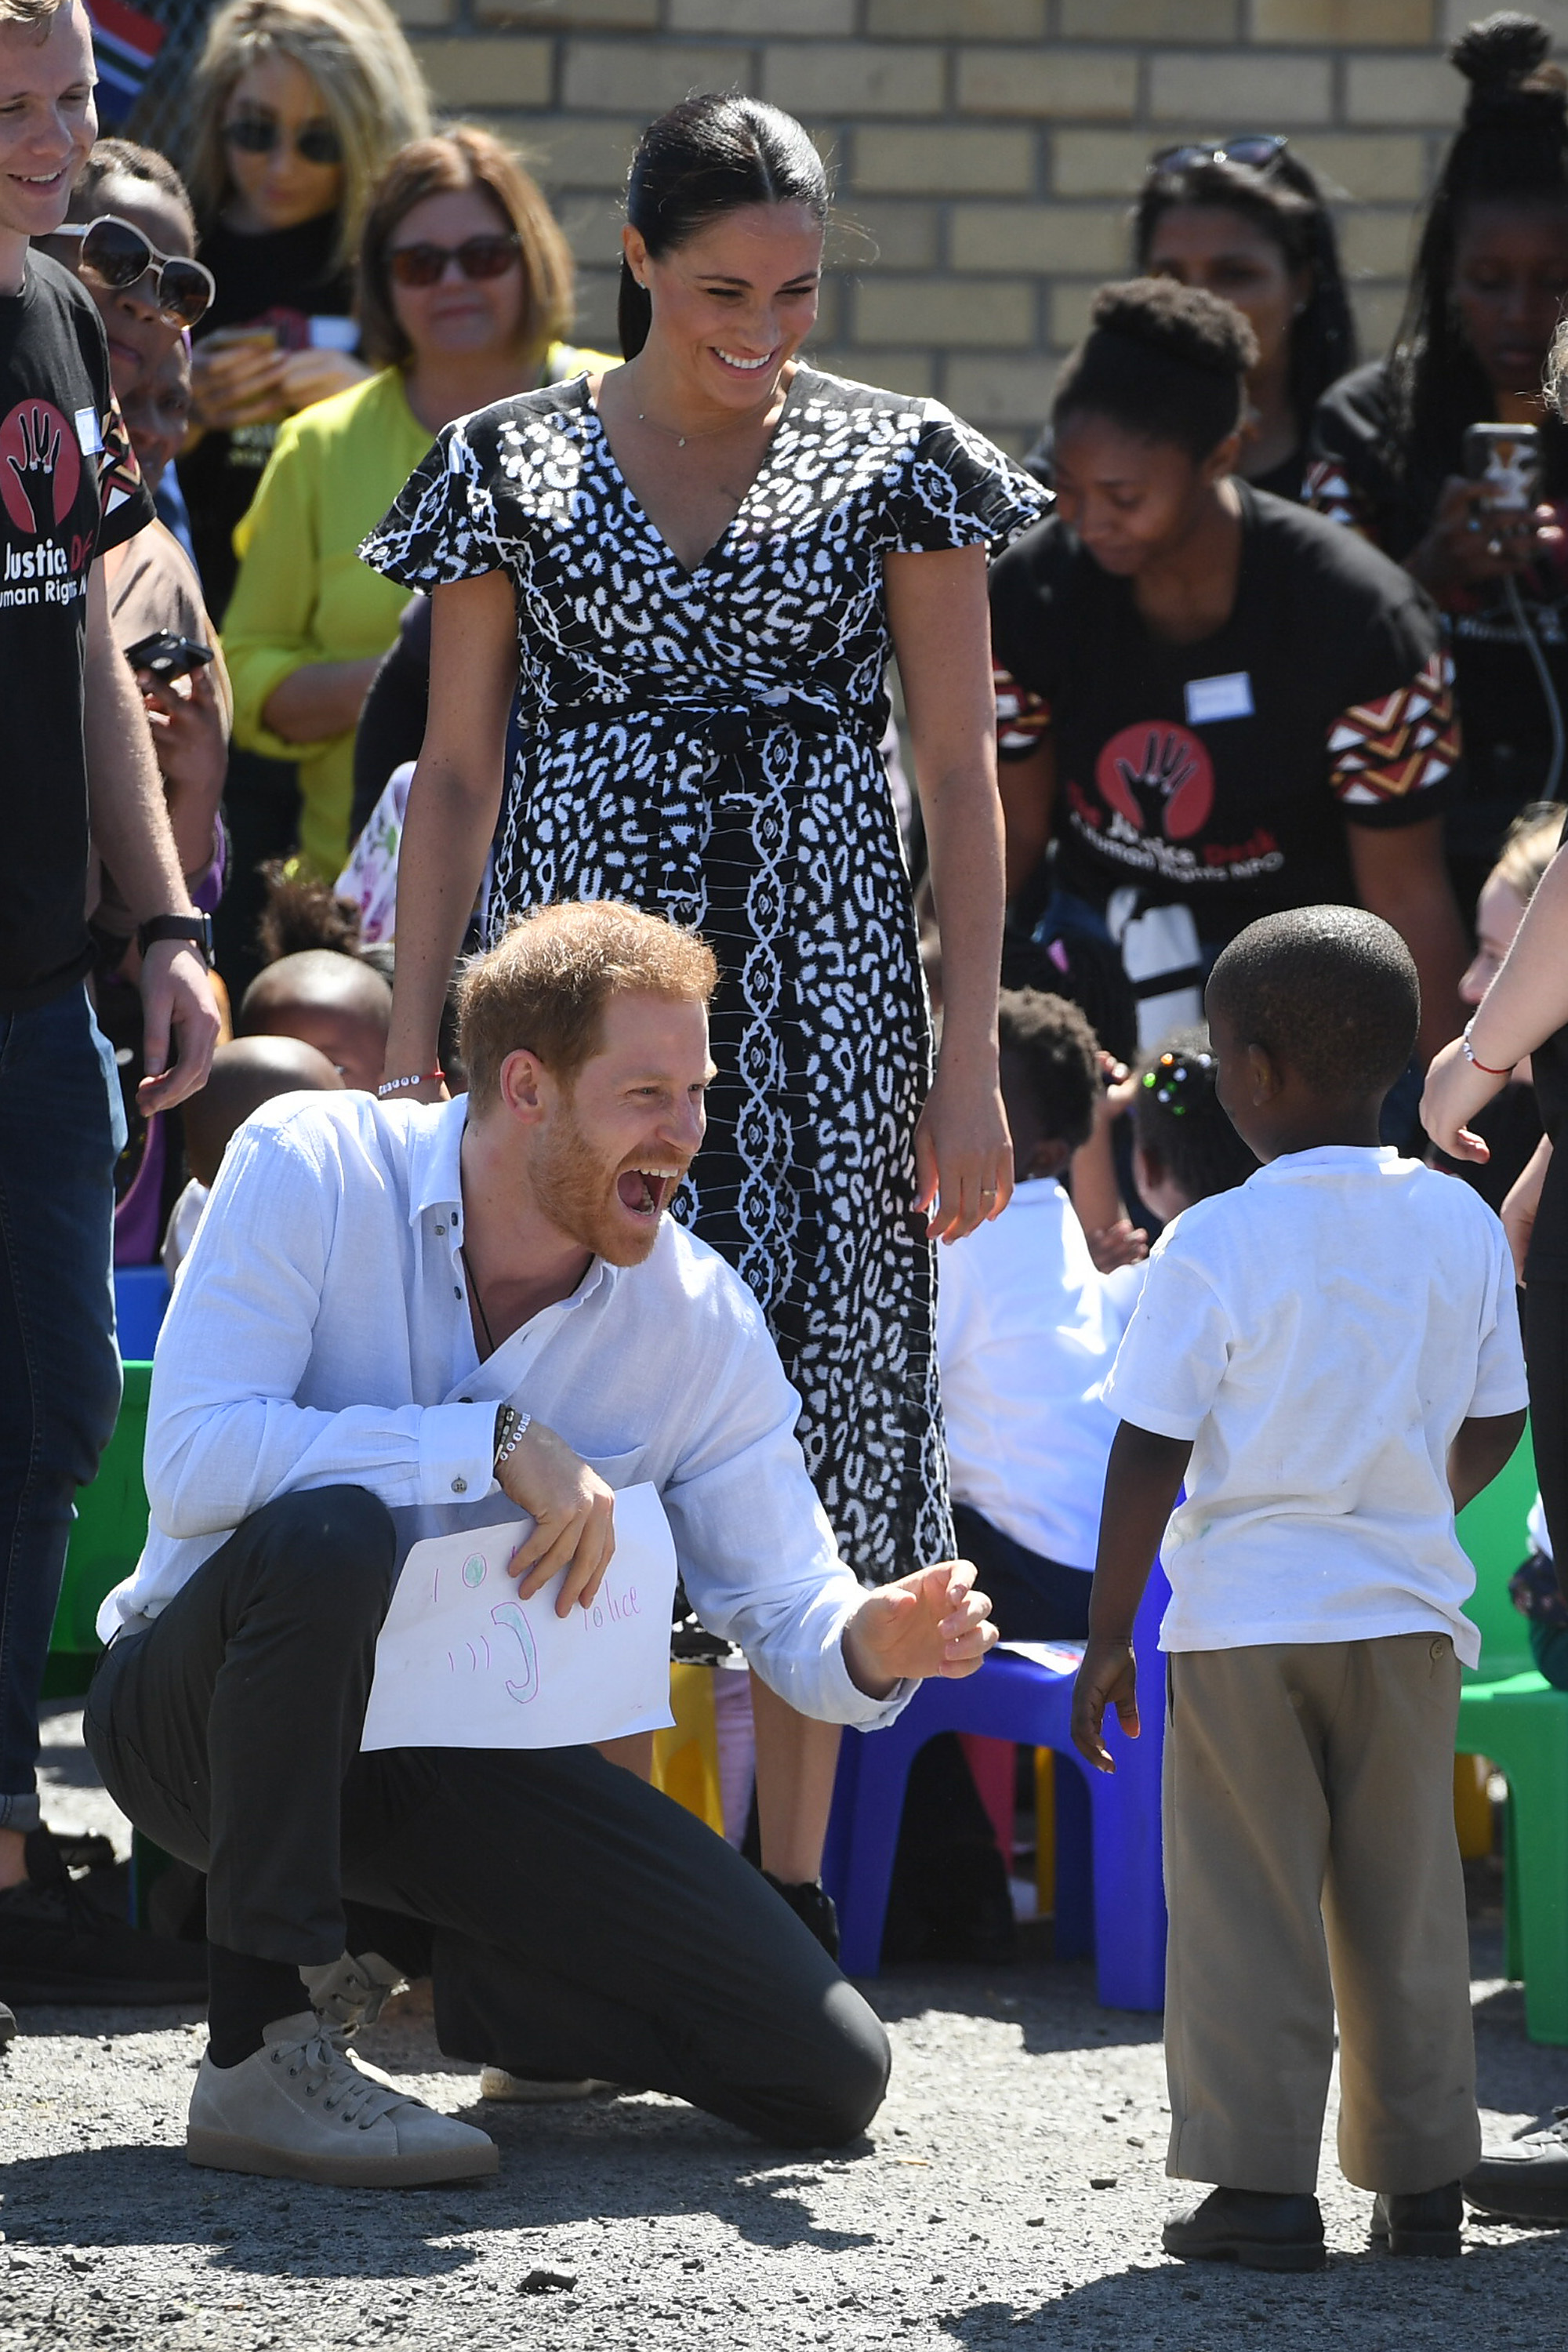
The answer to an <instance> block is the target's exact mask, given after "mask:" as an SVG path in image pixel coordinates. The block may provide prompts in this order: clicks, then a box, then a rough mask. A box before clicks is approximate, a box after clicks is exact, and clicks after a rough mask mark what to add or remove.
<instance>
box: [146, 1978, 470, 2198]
mask: <svg viewBox="0 0 1568 2352" xmlns="http://www.w3.org/2000/svg"><path fill="white" fill-rule="evenodd" d="M185 2155H186V2158H187V2159H188V2161H189V2162H190V2163H192V2164H200V2165H210V2166H212V2167H214V2168H216V2170H217V2171H220V2172H255V2173H260V2174H261V2175H262V2176H263V2177H264V2178H265V2179H268V2180H317V2181H322V2182H324V2183H325V2184H326V2185H327V2186H328V2187H330V2188H333V2189H405V2188H411V2187H415V2186H416V2185H418V2184H419V2183H420V2182H423V2181H434V2180H471V2179H478V2178H479V2176H480V2175H482V2174H484V2173H489V2172H495V2171H497V2170H498V2169H499V2168H500V2151H499V2150H498V2148H497V2147H496V2144H495V2142H494V2140H492V2139H490V2138H489V2137H487V2135H486V2134H485V2133H484V2132H482V2131H476V2130H475V2129H474V2127H473V2126H472V2125H471V2124H464V2123H458V2121H457V2120H456V2118H455V2117H453V2116H442V2115H437V2113H436V2111H435V2109H434V2108H433V2107H427V2106H426V2105H423V2103H422V2102H421V2101H420V2100H418V2099H411V2098H409V2097H408V2096H407V2095H406V2094H405V2092H403V2091H400V2090H399V2089H398V2088H397V2087H396V2085H395V2084H394V2083H393V2082H392V2081H391V2080H390V2079H389V2077H388V2076H386V2075H384V2074H379V2073H376V2072H374V2071H373V2070H372V2069H371V2068H370V2067H368V2066H366V2065H363V2063H361V2062H360V2060H358V2059H357V2058H353V2057H351V2056H350V2054H349V2053H348V2052H347V2050H345V2049H344V2047H343V2042H342V2034H341V2033H340V2032H333V2031H331V2029H329V2028H327V2027H325V2026H323V2025H322V2023H321V2019H320V2018H318V2017H317V2016H316V2014H315V2013H314V2011H310V2010H306V2011H301V2013H300V2015H299V2016H298V2017H284V2018H279V2020H278V2021H277V2022H276V2024H273V2025H269V2026H268V2028H267V2036H266V2042H265V2044H264V2046H263V2047H262V2048H261V2049H259V2050H258V2051H256V2052H255V2053H253V2054H252V2056H250V2057H248V2058H247V2059H245V2060H243V2061H242V2062H241V2063H240V2064H239V2065H237V2066H215V2065H214V2064H213V2063H212V2060H211V2059H210V2058H204V2059H203V2060H202V2063H201V2067H200V2070H199V2072H198V2073H197V2075H196V2084H195V2090H194V2091H193V2092H192V2094H191V2112H190V2120H189V2122H188V2123H187V2125H186V2127H185Z"/></svg>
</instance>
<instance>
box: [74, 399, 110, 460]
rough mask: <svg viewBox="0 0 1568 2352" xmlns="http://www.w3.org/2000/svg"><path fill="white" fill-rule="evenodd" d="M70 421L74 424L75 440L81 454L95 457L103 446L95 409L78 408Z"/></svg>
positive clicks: (100, 427) (101, 429) (101, 431)
mask: <svg viewBox="0 0 1568 2352" xmlns="http://www.w3.org/2000/svg"><path fill="white" fill-rule="evenodd" d="M72 423H73V424H74V425H75V426H76V437H77V442H78V445H79V447H80V450H81V454H82V456H83V457H97V455H98V453H99V451H100V449H101V448H102V446H103V428H102V426H101V425H100V424H99V421H98V411H97V409H96V408H79V409H78V410H77V412H76V415H75V416H74V418H73V419H72Z"/></svg>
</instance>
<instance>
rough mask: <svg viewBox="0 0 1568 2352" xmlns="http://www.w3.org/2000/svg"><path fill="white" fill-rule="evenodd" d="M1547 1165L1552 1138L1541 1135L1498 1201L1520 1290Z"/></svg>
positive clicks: (1548, 1163)
mask: <svg viewBox="0 0 1568 2352" xmlns="http://www.w3.org/2000/svg"><path fill="white" fill-rule="evenodd" d="M1551 1165H1552V1138H1551V1137H1550V1136H1549V1135H1543V1136H1542V1139H1541V1140H1540V1142H1539V1143H1538V1144H1537V1145H1536V1147H1535V1150H1533V1151H1532V1152H1531V1155H1530V1158H1529V1160H1527V1162H1526V1163H1525V1167H1524V1171H1523V1173H1522V1174H1521V1175H1520V1176H1518V1177H1516V1178H1515V1180H1514V1182H1513V1186H1512V1189H1511V1191H1510V1193H1509V1196H1508V1198H1507V1200H1506V1201H1505V1202H1503V1204H1502V1229H1503V1231H1504V1233H1505V1234H1507V1235H1508V1245H1509V1248H1510V1251H1511V1252H1512V1253H1513V1276H1514V1280H1515V1281H1516V1282H1517V1283H1518V1284H1519V1286H1520V1288H1521V1290H1522V1289H1523V1287H1524V1261H1525V1259H1526V1258H1527V1257H1528V1256H1529V1255H1530V1244H1531V1239H1532V1238H1533V1235H1534V1233H1535V1213H1536V1211H1537V1210H1538V1209H1539V1208H1540V1206H1541V1195H1542V1191H1543V1189H1544V1187H1545V1183H1546V1171H1547V1170H1548V1169H1549V1168H1550V1167H1551Z"/></svg>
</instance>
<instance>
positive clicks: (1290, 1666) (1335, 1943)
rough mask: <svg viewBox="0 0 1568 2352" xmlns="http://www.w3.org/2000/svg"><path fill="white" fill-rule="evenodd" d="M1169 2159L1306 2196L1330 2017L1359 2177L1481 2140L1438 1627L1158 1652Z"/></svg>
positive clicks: (1445, 2173) (1445, 1652)
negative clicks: (1164, 1708)
mask: <svg viewBox="0 0 1568 2352" xmlns="http://www.w3.org/2000/svg"><path fill="white" fill-rule="evenodd" d="M1169 1667H1170V1675H1169V1699H1170V1712H1169V1719H1168V1722H1167V1726H1166V1733H1165V1768H1164V1811H1165V1889H1166V1896H1167V1900H1168V1902H1169V1905H1170V1914H1171V1932H1170V1945H1169V1952H1168V1958H1167V1961H1166V1979H1165V2001H1166V2007H1165V2063H1166V2069H1167V2073H1168V2076H1169V2080H1170V2088H1171V2147H1170V2155H1169V2158H1168V2160H1167V2164H1166V2170H1167V2171H1168V2172H1170V2173H1173V2174H1174V2175H1176V2176H1177V2177H1179V2178H1180V2179H1187V2180H1211V2181H1216V2182H1218V2183H1220V2184H1221V2185H1223V2186H1224V2187H1226V2188H1227V2189H1276V2190H1293V2191H1302V2190H1310V2189H1312V2188H1313V2187H1314V2186H1315V2184H1316V2181H1317V2177H1318V2155H1319V2147H1320V2143H1321V2137H1322V2127H1323V2109H1324V2105H1325V2102H1326V2099H1327V2096H1328V2088H1329V2073H1330V2067H1331V2061H1332V2057H1333V2045H1334V2012H1335V2010H1336V2008H1337V2010H1338V2011H1339V2021H1340V2091H1341V2106H1340V2132H1339V2152H1340V2164H1341V2168H1342V2170H1343V2172H1344V2174H1345V2176H1346V2178H1347V2179H1350V2180H1352V2181H1353V2182H1355V2184H1356V2185H1357V2186H1358V2187H1359V2188H1363V2189H1386V2190H1390V2191H1393V2192H1414V2191H1418V2190H1420V2189H1434V2188H1436V2187H1437V2186H1438V2185H1439V2184H1440V2183H1442V2182H1445V2181H1449V2180H1457V2179H1459V2177H1460V2176H1461V2174H1463V2173H1465V2172H1468V2170H1469V2168H1470V2167H1471V2165H1472V2164H1474V2163H1475V2161H1476V2159H1477V2158H1478V2157H1479V2153H1480V2130H1479V2123H1478V2119H1477V2116H1476V2095H1475V2046H1474V2042H1473V2039H1472V2035H1471V2029H1470V1993H1469V1943H1468V1934H1467V1930H1466V1924H1465V1890H1464V1879H1463V1875H1462V1873H1461V1870H1460V1864H1459V1853H1458V1840H1457V1839H1456V1836H1455V1833H1454V1811H1453V1755H1454V1730H1455V1724H1456V1720H1457V1717H1458V1701H1459V1665H1458V1660H1457V1659H1456V1657H1455V1655H1454V1649H1453V1643H1451V1641H1450V1640H1449V1639H1448V1637H1447V1634H1441V1635H1437V1636H1434V1635H1432V1634H1430V1633H1398V1634H1392V1635H1388V1636H1385V1637H1384V1638H1383V1639H1381V1640H1375V1641H1366V1642H1324V1643H1300V1644H1296V1645H1285V1644H1274V1645H1269V1646H1266V1647H1258V1648H1256V1649H1237V1650H1201V1651H1194V1650H1184V1651H1178V1652H1175V1653H1174V1654H1173V1655H1172V1656H1171V1658H1170V1660H1169Z"/></svg>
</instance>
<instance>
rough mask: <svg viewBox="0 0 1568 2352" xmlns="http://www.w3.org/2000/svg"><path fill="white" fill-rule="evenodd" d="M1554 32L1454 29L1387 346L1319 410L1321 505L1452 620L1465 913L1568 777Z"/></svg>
mask: <svg viewBox="0 0 1568 2352" xmlns="http://www.w3.org/2000/svg"><path fill="white" fill-rule="evenodd" d="M1550 47H1551V41H1550V36H1549V35H1548V33H1547V30H1546V27H1545V26H1543V25H1540V24H1537V23H1535V22H1534V20H1533V19H1531V18H1530V17H1526V16H1516V15H1511V14H1510V15H1506V16H1493V17H1491V18H1489V20H1488V21H1487V22H1486V23H1485V24H1482V25H1473V26H1470V28H1469V30H1468V32H1466V33H1465V34H1464V35H1463V36H1462V37H1460V38H1459V39H1458V41H1456V42H1455V44H1454V46H1453V47H1452V49H1451V50H1450V52H1449V55H1450V58H1451V61H1452V63H1453V64H1454V66H1455V67H1456V68H1458V71H1459V72H1460V73H1461V74H1463V75H1464V76H1465V78H1466V79H1467V80H1468V82H1469V84H1470V93H1469V98H1468V103H1467V105H1466V108H1465V118H1464V121H1463V124H1462V125H1461V127H1460V130H1459V131H1458V135H1457V137H1456V138H1455V139H1454V141H1453V142H1452V144H1451V145H1450V147H1449V149H1448V152H1447V156H1446V158H1445V160H1444V163H1443V168H1442V171H1441V173H1439V175H1438V180H1437V184H1436V190H1435V192H1434V194H1433V197H1432V200H1431V204H1430V206H1429V207H1428V211H1427V215H1426V226H1425V228H1424V230H1423V233H1422V237H1421V244H1420V248H1419V251H1418V253H1417V256H1416V261H1415V271H1414V274H1413V277H1412V279H1411V286H1410V293H1409V299H1408V301H1407V304H1406V308H1405V319H1404V322H1403V324H1402V325H1401V327H1400V330H1399V332H1398V334H1397V336H1396V337H1395V340H1394V350H1393V352H1392V353H1391V355H1390V356H1389V358H1388V359H1386V360H1383V361H1378V362H1374V363H1373V365H1371V366H1368V367H1364V368H1361V369H1358V370H1357V371H1356V373H1354V374H1352V375H1349V376H1346V377H1345V378H1344V379H1343V381H1342V383H1339V384H1337V385H1335V386H1334V387H1333V389H1332V390H1331V391H1330V392H1329V393H1328V394H1325V396H1324V398H1323V399H1322V400H1321V403H1320V404H1319V406H1318V411H1317V415H1316V417H1315V419H1314V421H1313V425H1312V436H1311V438H1312V463H1311V465H1310V469H1309V475H1308V489H1307V498H1308V503H1309V504H1310V505H1311V506H1313V507H1315V508H1316V509H1317V510H1318V511H1319V512H1320V513H1321V514H1326V515H1329V516H1331V517H1332V518H1333V519H1334V520H1336V521H1340V522H1344V523H1349V524H1351V525H1352V527H1353V528H1355V529H1356V530H1360V531H1362V532H1363V533H1364V535H1365V536H1366V537H1367V538H1369V539H1370V540H1371V541H1373V544H1374V545H1376V546H1378V547H1380V548H1382V549H1383V551H1384V553H1385V554H1388V555H1391V556H1393V558H1394V561H1395V562H1397V563H1402V564H1403V565H1404V566H1405V570H1406V571H1407V572H1409V573H1410V574H1411V576H1412V578H1413V579H1415V580H1417V581H1419V582H1420V583H1421V585H1422V586H1423V587H1424V588H1425V589H1426V591H1427V593H1428V594H1429V595H1431V596H1432V597H1433V599H1434V600H1435V602H1436V604H1437V605H1438V606H1439V607H1440V609H1441V611H1442V614H1443V616H1444V624H1445V628H1446V632H1447V638H1448V642H1449V645H1450V646H1451V648H1452V652H1453V656H1454V669H1455V681H1456V690H1457V695H1458V709H1459V717H1460V720H1461V723H1462V725H1463V729H1464V736H1465V753H1466V761H1465V770H1466V772H1465V782H1464V786H1463V789H1462V791H1461V792H1460V793H1459V794H1458V797H1457V799H1456V802H1455V805H1454V806H1453V808H1452V809H1451V810H1450V811H1449V813H1448V820H1447V847H1448V859H1449V870H1450V872H1451V874H1452V876H1453V879H1454V884H1455V888H1456V892H1457V895H1458V899H1459V903H1460V905H1461V906H1463V907H1465V908H1470V907H1473V906H1474V905H1475V904H1476V901H1477V898H1479V894H1480V891H1481V889H1482V888H1483V887H1484V886H1485V883H1486V879H1487V876H1488V875H1489V872H1490V870H1491V867H1492V865H1493V863H1494V861H1495V859H1496V857H1497V855H1498V851H1499V849H1500V845H1501V843H1502V839H1503V836H1504V835H1505V834H1506V833H1507V831H1508V828H1509V826H1510V824H1511V823H1512V821H1513V819H1514V818H1515V817H1516V816H1517V815H1518V814H1519V813H1520V811H1521V808H1523V807H1525V806H1527V805H1528V804H1529V803H1531V802H1532V801H1539V800H1544V799H1551V798H1560V797H1561V796H1562V793H1563V789H1564V766H1563V756H1562V749H1561V746H1562V740H1563V717H1564V715H1565V714H1568V632H1565V628H1564V623H1565V622H1568V557H1565V546H1564V539H1563V523H1564V521H1565V520H1568V426H1564V425H1563V422H1562V420H1561V419H1560V418H1559V417H1557V416H1556V415H1551V414H1548V413H1547V412H1546V410H1545V407H1544V404H1543V402H1542V390H1541V386H1542V369H1543V367H1544V365H1545V362H1546V357H1547V353H1548V351H1549V349H1550V347H1551V343H1552V334H1553V331H1554V330H1555V327H1556V324H1557V317H1558V312H1559V310H1560V309H1561V307H1562V304H1563V299H1564V297H1565V296H1568V81H1565V79H1564V77H1563V73H1562V71H1561V69H1560V68H1558V67H1556V66H1554V65H1551V64H1549V63H1547V61H1546V60H1547V54H1548V51H1549V49H1550ZM1505 440H1506V441H1507V442H1508V443H1509V444H1510V445H1511V448H1510V457H1509V458H1508V460H1507V461H1506V462H1505V461H1504V459H1503V457H1502V456H1501V453H1500V444H1501V443H1502V442H1503V441H1505ZM1531 441H1533V448H1531ZM1531 458H1533V461H1534V462H1533V465H1532V464H1531Z"/></svg>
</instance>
